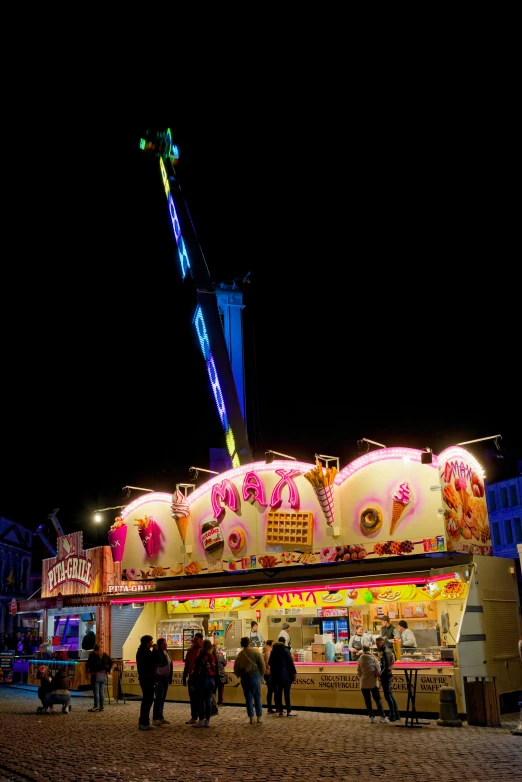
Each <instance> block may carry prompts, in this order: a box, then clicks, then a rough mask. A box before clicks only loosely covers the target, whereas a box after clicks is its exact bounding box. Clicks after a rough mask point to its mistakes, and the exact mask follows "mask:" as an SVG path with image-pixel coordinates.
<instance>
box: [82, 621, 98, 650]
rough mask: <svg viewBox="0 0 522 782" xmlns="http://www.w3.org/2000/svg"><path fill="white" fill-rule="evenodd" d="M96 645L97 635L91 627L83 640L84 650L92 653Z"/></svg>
mask: <svg viewBox="0 0 522 782" xmlns="http://www.w3.org/2000/svg"><path fill="white" fill-rule="evenodd" d="M95 643H96V635H95V634H94V631H93V629H92V627H89V629H88V630H87V632H86V633H85V635H84V636H83V638H82V649H84V650H86V651H88V652H90V651H91V649H94V644H95Z"/></svg>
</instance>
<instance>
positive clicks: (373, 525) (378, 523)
mask: <svg viewBox="0 0 522 782" xmlns="http://www.w3.org/2000/svg"><path fill="white" fill-rule="evenodd" d="M381 527H382V511H381V510H379V508H365V509H364V510H363V512H362V513H361V530H362V531H363V534H364V535H373V534H374V532H378V531H379V530H380V528H381Z"/></svg>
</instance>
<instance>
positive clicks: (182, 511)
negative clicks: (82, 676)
mask: <svg viewBox="0 0 522 782" xmlns="http://www.w3.org/2000/svg"><path fill="white" fill-rule="evenodd" d="M170 512H171V516H172V518H173V519H174V520H175V522H176V525H177V528H178V530H179V534H180V535H181V540H182V542H183V543H185V541H186V539H187V529H188V523H189V516H190V505H189V504H188V502H187V498H186V497H185V495H184V494H183V492H182V491H181V490H180V489H176V493H175V494H173V495H172V505H171V506H170Z"/></svg>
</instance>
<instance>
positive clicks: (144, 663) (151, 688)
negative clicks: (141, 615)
mask: <svg viewBox="0 0 522 782" xmlns="http://www.w3.org/2000/svg"><path fill="white" fill-rule="evenodd" d="M136 665H137V669H138V678H139V682H140V687H141V691H142V693H143V697H142V699H141V707H140V717H139V721H138V728H139V729H140V730H155V729H156V728H159V727H160V726H161V725H170V722H169V720H167V719H165V715H164V714H163V707H164V705H165V699H166V697H167V690H168V687H169V684H172V660H171V659H170V656H169V653H168V651H167V641H166V639H165V638H158V640H157V642H156V643H154V641H153V638H152V636H151V635H143V636H142V637H141V639H140V645H139V648H138V651H137V652H136ZM151 706H152V707H153V711H152V725H151V722H150V707H151Z"/></svg>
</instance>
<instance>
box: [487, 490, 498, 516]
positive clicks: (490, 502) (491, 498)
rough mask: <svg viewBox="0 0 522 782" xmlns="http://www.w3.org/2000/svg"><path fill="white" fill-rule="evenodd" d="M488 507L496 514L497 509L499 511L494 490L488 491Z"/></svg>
mask: <svg viewBox="0 0 522 782" xmlns="http://www.w3.org/2000/svg"><path fill="white" fill-rule="evenodd" d="M488 505H489V509H490V511H491V512H492V513H494V512H495V511H496V509H497V500H496V497H495V491H494V489H490V490H489V491H488Z"/></svg>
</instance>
